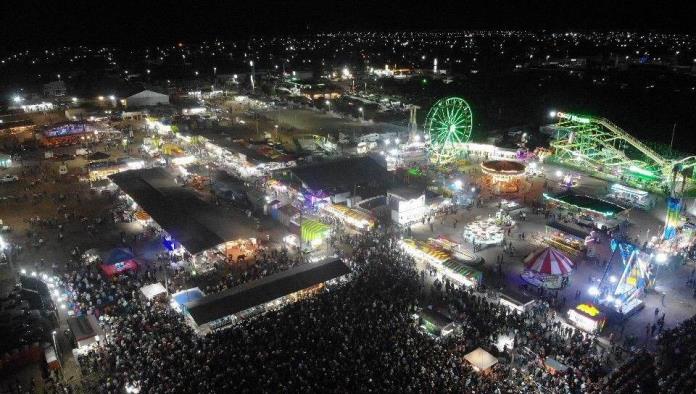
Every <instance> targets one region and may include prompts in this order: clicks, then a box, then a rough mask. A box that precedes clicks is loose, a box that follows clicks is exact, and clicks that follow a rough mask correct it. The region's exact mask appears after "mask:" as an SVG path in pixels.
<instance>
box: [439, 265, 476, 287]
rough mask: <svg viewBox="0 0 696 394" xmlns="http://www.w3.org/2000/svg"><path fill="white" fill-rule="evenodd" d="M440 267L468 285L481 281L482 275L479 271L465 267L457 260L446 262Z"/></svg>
mask: <svg viewBox="0 0 696 394" xmlns="http://www.w3.org/2000/svg"><path fill="white" fill-rule="evenodd" d="M442 265H443V266H445V268H447V269H449V270H451V271H452V272H453V273H454V274H456V275H459V276H461V278H462V280H463V281H464V282H467V283H469V284H470V285H476V284H478V283H481V279H483V274H482V273H481V272H480V271H477V270H475V269H473V268H471V267H467V266H466V265H464V264H462V263H460V262H459V261H457V260H453V259H451V260H447V261H445V262H444V263H443V264H442Z"/></svg>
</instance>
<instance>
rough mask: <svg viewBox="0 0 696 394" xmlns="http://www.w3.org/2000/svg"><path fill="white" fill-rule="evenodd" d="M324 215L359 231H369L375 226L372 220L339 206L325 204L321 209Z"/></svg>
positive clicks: (370, 217) (362, 214) (356, 211)
mask: <svg viewBox="0 0 696 394" xmlns="http://www.w3.org/2000/svg"><path fill="white" fill-rule="evenodd" d="M322 209H323V210H324V211H325V212H326V213H328V214H330V215H331V216H333V217H335V218H337V219H338V220H340V221H341V222H343V223H346V224H348V225H350V226H352V227H355V228H357V229H359V230H369V229H371V228H373V227H374V226H375V220H374V218H373V217H372V216H371V215H369V214H367V213H365V212H362V211H358V210H357V209H352V208H348V207H347V206H345V205H340V204H327V205H325V206H324V207H323V208H322Z"/></svg>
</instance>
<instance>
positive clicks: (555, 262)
mask: <svg viewBox="0 0 696 394" xmlns="http://www.w3.org/2000/svg"><path fill="white" fill-rule="evenodd" d="M524 265H525V266H526V267H527V269H528V270H530V271H534V272H538V273H541V274H547V275H567V274H569V273H570V272H571V271H572V270H573V269H574V268H575V264H574V263H573V262H572V261H571V260H570V259H569V258H568V256H566V255H565V254H563V253H561V252H559V251H558V250H556V249H554V248H551V247H549V248H546V249H542V250H540V251H538V252H536V253H532V254H530V255H529V256H528V257H527V258H526V259H525V260H524Z"/></svg>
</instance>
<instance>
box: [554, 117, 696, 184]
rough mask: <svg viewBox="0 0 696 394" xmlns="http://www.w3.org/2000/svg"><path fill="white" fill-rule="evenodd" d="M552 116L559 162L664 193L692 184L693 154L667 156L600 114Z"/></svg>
mask: <svg viewBox="0 0 696 394" xmlns="http://www.w3.org/2000/svg"><path fill="white" fill-rule="evenodd" d="M552 116H554V117H555V118H557V119H558V123H556V124H555V125H554V126H553V127H554V129H555V136H554V140H553V141H552V142H551V148H552V149H553V151H554V155H553V159H554V160H555V161H557V162H559V163H561V164H564V165H568V166H571V167H576V168H578V169H580V170H583V171H585V172H592V173H594V174H595V175H598V176H600V177H604V178H608V179H611V180H622V181H623V182H625V183H629V184H632V185H633V186H637V187H641V188H643V189H649V190H652V191H660V192H667V193H668V194H673V193H674V191H675V188H679V189H681V190H682V191H683V190H684V189H685V186H691V185H692V184H693V180H692V176H693V175H692V174H693V167H694V166H696V157H694V156H691V157H686V158H684V159H681V160H669V159H667V158H665V157H663V156H662V155H660V154H659V153H657V152H655V151H654V150H653V149H651V148H650V147H648V146H646V145H645V144H644V143H643V142H641V141H640V140H638V139H637V138H635V137H633V136H632V135H630V134H628V133H627V132H625V131H624V130H622V129H621V128H620V127H618V126H617V125H615V124H614V123H612V122H610V121H608V120H606V119H603V118H595V117H591V116H582V115H574V114H569V113H566V112H553V113H552ZM678 175H679V176H678Z"/></svg>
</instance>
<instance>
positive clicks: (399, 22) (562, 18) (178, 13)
mask: <svg viewBox="0 0 696 394" xmlns="http://www.w3.org/2000/svg"><path fill="white" fill-rule="evenodd" d="M14 3H15V4H7V3H6V2H3V4H2V5H1V6H0V7H2V8H3V10H2V11H1V13H2V15H3V17H4V18H5V21H4V22H3V23H0V34H2V36H3V37H7V38H9V40H7V41H6V43H5V47H6V49H29V48H37V47H48V46H56V45H80V44H84V45H110V46H124V45H129V46H148V45H154V44H171V43H174V42H179V41H184V42H198V41H206V40H213V39H220V40H234V39H242V38H248V37H251V36H281V35H298V34H304V33H307V34H316V33H321V32H337V31H376V32H382V31H384V32H392V31H462V30H531V31H542V30H546V31H558V32H566V31H572V30H576V31H635V32H664V33H693V32H694V31H695V30H696V26H694V24H693V23H691V21H690V19H691V18H690V16H691V15H693V13H692V12H691V9H690V7H688V6H687V4H676V5H675V4H672V5H669V6H666V5H664V4H651V5H644V4H635V3H632V2H628V1H619V2H616V1H615V2H611V4H606V3H605V2H600V1H585V2H571V1H563V0H561V1H547V0H540V1H533V2H532V1H514V2H513V1H505V0H491V1H487V2H484V1H475V2H468V3H464V2H462V3H456V4H433V3H429V4H424V3H415V4H395V3H387V2H380V3H378V4H372V3H371V2H368V1H334V0H328V1H306V2H302V3H297V2H292V3H288V2H282V1H274V0H258V1H254V2H251V1H236V2H229V3H222V4H214V2H206V1H202V2H195V3H192V4H167V3H168V2H150V3H146V4H143V3H140V4H138V3H133V2H125V3H119V5H117V6H114V5H112V4H103V3H102V4H89V5H85V4H84V3H83V4H79V3H78V2H61V1H57V2H50V3H48V2H40V1H33V0H27V1H23V2H14Z"/></svg>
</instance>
